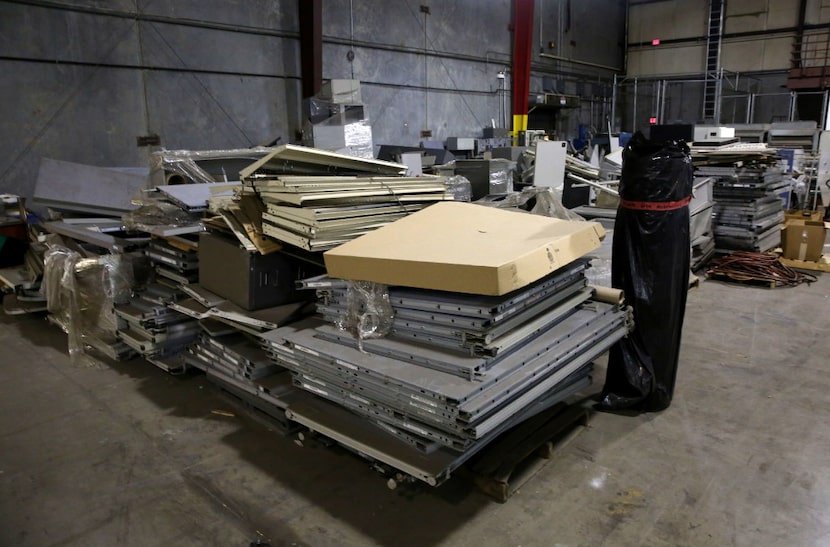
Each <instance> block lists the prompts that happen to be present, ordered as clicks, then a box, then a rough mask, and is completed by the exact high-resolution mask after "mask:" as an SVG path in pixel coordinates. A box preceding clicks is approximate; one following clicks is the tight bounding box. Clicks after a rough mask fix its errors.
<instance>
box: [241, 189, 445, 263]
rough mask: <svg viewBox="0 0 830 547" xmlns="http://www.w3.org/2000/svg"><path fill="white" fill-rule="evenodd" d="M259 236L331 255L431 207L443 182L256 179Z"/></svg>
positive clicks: (440, 195) (439, 195)
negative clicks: (260, 205)
mask: <svg viewBox="0 0 830 547" xmlns="http://www.w3.org/2000/svg"><path fill="white" fill-rule="evenodd" d="M251 184H252V185H253V189H254V191H255V192H256V193H257V194H259V196H260V197H261V198H262V200H263V202H264V203H265V205H266V208H267V211H266V212H264V213H263V215H262V219H263V232H264V233H265V234H266V235H268V236H271V237H273V238H275V239H278V240H280V241H284V242H286V243H290V244H292V245H295V246H297V247H300V248H302V249H305V250H308V251H323V250H327V249H331V248H333V247H336V246H337V245H340V244H341V243H344V242H346V241H349V240H351V239H354V238H356V237H358V236H360V235H363V234H365V233H368V232H370V231H372V230H375V229H377V228H380V227H382V226H385V225H386V224H388V223H390V222H393V221H395V220H398V219H400V218H402V217H404V216H406V215H408V214H409V213H412V212H414V211H417V210H419V209H422V208H423V207H425V206H427V205H429V204H430V203H434V202H436V201H444V200H452V199H453V198H452V194H451V193H449V192H448V191H447V189H446V187H445V185H444V178H443V177H430V176H425V177H343V176H339V177H336V176H327V177H319V176H311V177H301V176H255V177H254V178H253V179H252V180H251Z"/></svg>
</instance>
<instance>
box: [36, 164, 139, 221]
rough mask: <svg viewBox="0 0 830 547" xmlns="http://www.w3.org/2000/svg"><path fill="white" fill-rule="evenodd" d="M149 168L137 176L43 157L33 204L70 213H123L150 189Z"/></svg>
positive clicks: (123, 171) (126, 172) (133, 207)
mask: <svg viewBox="0 0 830 547" xmlns="http://www.w3.org/2000/svg"><path fill="white" fill-rule="evenodd" d="M149 173H150V171H149V169H145V170H143V172H141V173H140V174H139V173H135V172H130V171H125V170H121V169H112V168H105V167H96V166H94V165H82V164H79V163H71V162H68V161H59V160H53V159H50V158H43V159H42V160H41V162H40V170H39V171H38V175H37V182H36V184H35V190H34V202H35V203H39V204H42V205H48V206H50V207H55V208H58V209H64V210H68V211H80V212H88V213H108V214H113V215H118V216H120V214H121V213H125V212H127V211H131V210H133V209H136V208H137V207H138V206H137V205H134V204H133V203H131V200H132V199H133V198H134V197H136V196H137V195H139V194H140V192H141V190H144V189H146V188H148V187H149V183H150V179H149Z"/></svg>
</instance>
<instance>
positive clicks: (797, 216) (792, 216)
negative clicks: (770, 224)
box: [784, 209, 824, 222]
mask: <svg viewBox="0 0 830 547" xmlns="http://www.w3.org/2000/svg"><path fill="white" fill-rule="evenodd" d="M823 217H824V212H823V211H810V210H804V211H803V210H801V209H787V210H786V211H784V222H788V221H790V220H812V221H814V222H821V220H822V218H823Z"/></svg>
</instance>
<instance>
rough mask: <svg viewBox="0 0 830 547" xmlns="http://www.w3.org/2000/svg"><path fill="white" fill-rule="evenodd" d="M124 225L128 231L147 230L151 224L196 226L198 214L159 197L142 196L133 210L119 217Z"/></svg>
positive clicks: (198, 218) (198, 220) (198, 219)
mask: <svg viewBox="0 0 830 547" xmlns="http://www.w3.org/2000/svg"><path fill="white" fill-rule="evenodd" d="M121 221H122V222H123V223H124V227H125V228H126V229H127V230H128V231H130V232H133V231H139V232H147V231H149V230H150V228H152V227H153V226H180V227H184V226H197V225H198V224H199V222H201V221H200V216H199V215H198V214H195V213H189V212H187V211H185V210H183V209H181V208H180V207H178V206H177V205H174V204H172V203H170V202H168V201H163V200H160V199H152V198H144V200H143V203H142V205H141V206H140V207H139V208H138V209H136V210H135V211H130V212H129V213H125V214H124V215H123V216H122V217H121Z"/></svg>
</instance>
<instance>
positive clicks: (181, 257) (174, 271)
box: [147, 239, 199, 285]
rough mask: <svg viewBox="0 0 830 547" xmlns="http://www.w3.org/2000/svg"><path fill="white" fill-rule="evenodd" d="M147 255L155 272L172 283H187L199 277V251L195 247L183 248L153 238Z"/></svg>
mask: <svg viewBox="0 0 830 547" xmlns="http://www.w3.org/2000/svg"><path fill="white" fill-rule="evenodd" d="M147 257H148V258H149V259H150V260H151V261H152V263H153V267H154V269H155V270H156V273H157V274H158V275H159V276H161V277H163V278H165V279H168V280H170V282H172V283H177V284H180V285H189V284H190V283H195V282H196V281H198V279H199V253H198V252H197V251H196V250H195V249H193V250H185V249H182V248H178V247H174V246H173V245H171V244H170V243H168V242H167V241H165V240H163V239H153V240H152V241H150V245H149V247H148V248H147Z"/></svg>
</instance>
